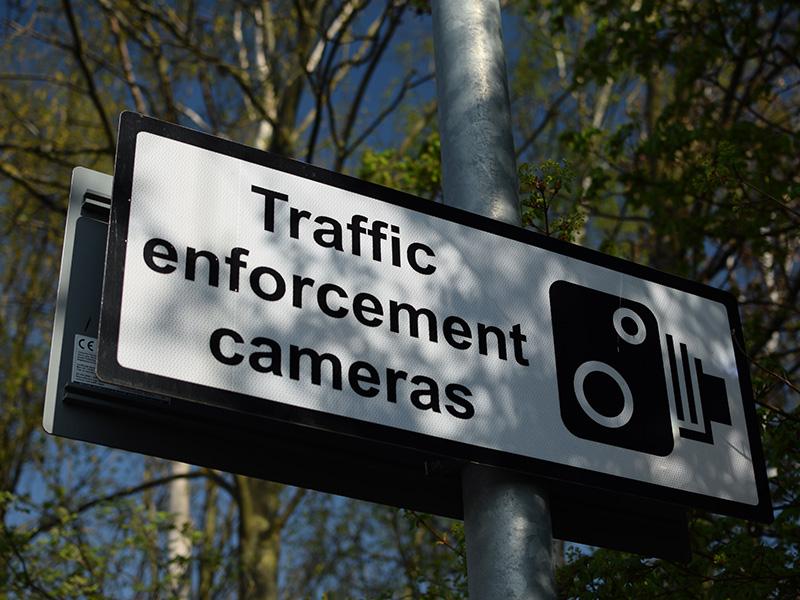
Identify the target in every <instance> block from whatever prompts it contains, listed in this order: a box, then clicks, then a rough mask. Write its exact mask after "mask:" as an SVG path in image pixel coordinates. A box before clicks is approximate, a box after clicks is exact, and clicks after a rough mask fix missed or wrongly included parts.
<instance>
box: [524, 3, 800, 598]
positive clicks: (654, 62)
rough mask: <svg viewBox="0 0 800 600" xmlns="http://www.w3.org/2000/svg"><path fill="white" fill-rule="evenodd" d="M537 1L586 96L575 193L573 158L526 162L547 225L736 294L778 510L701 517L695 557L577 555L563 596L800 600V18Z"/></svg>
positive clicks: (719, 8)
mask: <svg viewBox="0 0 800 600" xmlns="http://www.w3.org/2000/svg"><path fill="white" fill-rule="evenodd" d="M529 10H530V12H529V18H530V19H531V20H534V21H535V22H537V23H539V24H543V25H546V26H547V27H548V30H549V32H550V34H551V35H552V36H553V38H552V39H553V40H554V43H553V45H552V48H553V52H554V54H555V55H556V56H555V62H556V63H558V65H559V71H560V73H562V74H563V75H564V76H563V77H562V80H563V81H564V85H565V87H566V89H571V90H573V91H572V92H571V97H570V98H567V99H565V100H564V102H563V104H562V108H563V109H564V110H565V111H567V112H566V114H563V115H562V118H561V120H560V126H559V127H558V128H557V130H556V131H555V132H554V135H556V136H557V140H558V146H557V147H558V153H559V154H558V155H555V156H554V153H553V151H552V150H551V151H550V153H549V155H548V154H545V156H550V157H557V158H563V159H567V160H568V162H569V163H570V164H571V165H573V169H574V173H572V179H573V186H572V189H571V190H570V191H567V190H559V187H556V184H558V186H561V185H562V184H563V185H564V186H566V185H567V183H569V180H570V177H569V175H570V173H564V169H563V166H559V165H558V164H557V163H552V162H551V163H545V164H544V165H542V167H541V168H540V169H539V171H538V172H537V171H534V170H531V169H528V170H527V171H524V172H523V176H524V177H523V180H524V181H525V182H526V183H527V184H528V189H529V190H530V194H529V196H528V198H527V199H528V206H529V217H530V218H531V220H532V224H533V225H534V226H536V227H538V228H542V229H545V230H547V229H548V225H547V223H548V221H549V222H550V223H552V222H553V221H557V222H559V223H561V224H562V225H563V230H565V231H566V232H567V233H568V235H570V236H575V237H577V238H578V239H580V240H581V243H584V244H588V245H592V246H596V247H598V248H600V249H601V250H603V251H605V252H609V253H612V254H616V255H619V256H622V257H625V258H629V259H632V260H635V261H636V262H640V263H645V264H649V265H651V266H654V267H657V268H659V269H662V270H666V271H669V272H672V273H676V274H678V275H682V276H685V277H689V278H691V279H694V280H698V281H701V282H704V283H708V284H711V285H715V286H718V287H722V288H725V289H728V290H730V291H731V292H732V293H733V294H734V295H736V296H737V298H738V299H739V301H740V303H741V308H742V313H743V317H744V328H745V339H746V342H747V346H746V348H744V349H743V350H744V351H745V352H746V354H747V356H748V357H749V359H750V362H751V371H752V375H753V380H754V389H755V394H756V401H757V403H758V406H759V416H760V419H761V422H762V426H763V430H762V435H763V440H764V444H765V448H766V456H767V464H768V466H769V468H770V473H771V480H770V488H771V492H772V497H773V502H774V504H775V508H776V520H775V523H774V524H772V525H769V526H765V525H761V524H752V523H750V524H746V523H743V522H741V521H739V520H734V519H726V518H720V517H717V516H713V515H709V514H705V513H701V512H693V513H692V518H691V526H690V531H691V534H692V548H693V552H694V558H693V560H692V562H691V563H690V564H689V565H679V564H673V563H669V562H666V561H655V562H654V561H648V560H643V559H641V558H639V557H634V556H626V555H621V554H619V553H614V552H609V551H597V552H594V553H591V554H583V553H580V552H574V553H573V555H572V556H571V557H570V560H569V562H568V564H567V566H566V567H564V568H563V569H562V570H561V571H560V573H559V584H560V588H561V593H562V594H563V595H564V596H565V597H582V598H583V597H587V598H595V597H609V598H611V597H614V598H616V597H654V596H657V595H668V594H669V595H678V596H680V597H710V598H716V597H720V598H731V597H741V598H767V597H776V598H789V597H794V596H796V594H797V592H798V589H800V580H798V578H797V574H796V573H797V571H796V569H797V549H798V546H797V543H798V503H797V498H798V489H797V477H796V471H797V465H798V458H799V457H798V446H797V443H796V440H797V439H798V423H799V422H800V420H799V415H798V409H797V406H798V398H799V396H798V392H800V388H798V385H797V383H796V382H795V380H796V374H797V372H798V370H799V369H800V356H798V347H797V332H798V325H800V320H799V319H798V317H800V311H798V309H797V307H798V293H799V292H800V256H798V252H797V249H798V247H800V187H799V186H798V183H800V180H798V178H797V172H798V166H800V153H799V152H798V142H800V137H799V136H798V121H797V115H798V108H800V94H798V81H800V69H799V67H800V63H798V61H797V58H796V57H797V55H798V50H800V38H799V37H798V34H797V31H798V18H799V15H800V12H799V11H798V8H797V6H795V5H794V4H793V3H787V2H767V3H763V2H760V3H756V2H706V3H702V4H701V5H697V4H691V5H690V4H686V3H683V2H672V1H664V2H639V1H637V2H633V3H615V2H601V1H598V2H594V1H589V2H552V3H551V2H543V3H535V2H531V3H530V9H529ZM575 40H577V46H576V47H575V48H574V49H575V51H574V52H573V53H571V54H568V53H567V52H566V51H565V50H564V48H566V47H567V45H568V44H569V42H570V41H572V42H573V43H575ZM559 54H561V56H560V57H559ZM564 175H567V176H566V177H565V176H564ZM559 192H560V193H559ZM584 219H588V222H587V224H586V226H585V227H584V226H583V220H584ZM790 440H791V441H790Z"/></svg>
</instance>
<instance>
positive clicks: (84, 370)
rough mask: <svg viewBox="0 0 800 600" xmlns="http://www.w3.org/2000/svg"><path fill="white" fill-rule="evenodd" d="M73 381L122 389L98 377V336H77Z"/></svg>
mask: <svg viewBox="0 0 800 600" xmlns="http://www.w3.org/2000/svg"><path fill="white" fill-rule="evenodd" d="M72 381H73V382H75V383H83V384H85V385H93V386H95V387H101V388H106V389H109V390H121V389H122V388H119V387H117V386H115V385H111V384H110V383H106V382H104V381H100V380H99V379H98V378H97V338H93V337H89V336H87V335H76V336H75V350H74V352H73V354H72Z"/></svg>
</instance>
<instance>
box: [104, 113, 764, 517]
mask: <svg viewBox="0 0 800 600" xmlns="http://www.w3.org/2000/svg"><path fill="white" fill-rule="evenodd" d="M104 285H105V287H104V293H103V308H102V320H101V331H100V358H99V366H98V374H99V376H100V377H101V378H102V379H104V380H106V381H109V382H112V383H117V384H122V385H126V386H129V387H136V388H140V389H146V390H148V391H151V392H156V393H161V394H166V395H171V396H175V397H182V398H185V399H188V400H196V401H198V402H206V403H211V404H215V405H217V406H223V407H229V408H230V409H231V410H237V411H245V412H253V413H257V414H261V415H268V416H272V417H274V418H277V419H284V420H289V421H293V422H297V423H305V424H308V425H312V426H314V427H321V428H324V429H326V430H330V431H340V432H342V433H344V434H348V435H356V436H362V437H369V438H370V439H378V440H385V441H386V442H387V443H392V444H397V445H398V446H399V447H402V446H411V447H426V448H429V449H431V450H432V451H435V452H439V453H442V454H446V455H449V456H454V457H459V458H463V459H466V460H479V461H482V462H487V463H491V464H496V465H499V466H505V467H511V468H515V469H522V470H526V471H529V472H532V473H537V474H541V475H544V476H548V477H556V478H561V479H566V480H569V481H573V482H584V483H588V484H593V485H601V486H604V487H608V488H612V489H616V490H623V491H630V492H632V493H636V494H642V495H647V496H650V497H654V498H658V499H665V500H668V501H674V502H678V503H682V504H687V505H696V506H702V507H706V508H711V509H713V510H717V511H719V512H724V513H728V514H734V515H742V516H749V517H758V518H769V516H768V513H769V512H770V506H769V498H768V493H767V488H766V478H765V475H764V464H763V458H762V456H761V449H760V442H759V438H758V431H757V427H756V421H755V411H754V406H753V400H752V396H751V391H750V384H749V379H748V375H747V365H746V363H745V361H744V358H743V356H742V354H741V353H740V352H739V350H738V348H737V345H738V344H741V332H740V326H739V323H738V314H737V308H736V304H735V302H734V300H733V299H732V298H731V297H730V296H729V295H728V294H726V293H724V292H721V291H719V290H716V289H712V288H708V287H704V286H700V285H698V284H695V283H692V282H687V281H684V280H680V279H677V278H674V277H671V276H669V275H666V274H664V273H659V272H656V271H653V270H650V269H646V268H644V267H641V266H638V265H635V264H632V263H628V262H625V261H621V260H618V259H614V258H611V257H607V256H604V255H601V254H598V253H596V252H592V251H589V250H586V249H582V248H579V247H576V246H573V245H569V244H564V243H560V242H557V241H555V240H551V239H547V238H542V237H541V236H538V235H536V234H533V233H531V232H528V231H525V230H521V229H518V228H514V227H510V226H506V225H502V224H499V223H496V222H493V221H490V220H487V219H483V218H480V217H477V216H475V215H471V214H468V213H465V212H462V211H458V210H454V209H450V208H446V207H443V206H441V205H436V204H434V203H431V202H428V201H425V200H422V199H418V198H414V197H411V196H407V195H405V194H401V193H399V192H395V191H392V190H387V189H385V188H381V187H378V186H374V185H371V184H368V183H366V182H362V181H358V180H355V179H352V178H348V177H345V176H342V175H337V174H334V173H330V172H327V171H323V170H321V169H317V168H313V167H310V166H308V165H304V164H301V163H297V162H292V161H288V160H285V159H282V158H278V157H275V156H273V155H269V154H267V153H263V152H260V151H257V150H254V149H251V148H247V147H244V146H240V145H238V144H234V143H231V142H227V141H223V140H219V139H216V138H213V137H210V136H206V135H203V134H199V133H197V132H193V131H190V130H187V129H183V128H179V127H176V126H172V125H168V124H165V123H161V122H158V121H154V120H152V119H147V118H144V117H140V116H138V115H134V114H131V113H125V114H124V115H123V117H122V124H121V130H120V142H119V148H118V157H117V170H116V174H115V181H114V194H113V202H112V215H111V229H110V236H109V249H108V256H107V264H106V274H105V284H104ZM732 331H733V332H734V335H733V336H732V335H731V332H732Z"/></svg>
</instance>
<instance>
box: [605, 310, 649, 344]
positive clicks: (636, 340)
mask: <svg viewBox="0 0 800 600" xmlns="http://www.w3.org/2000/svg"><path fill="white" fill-rule="evenodd" d="M613 319H614V329H615V330H616V332H617V335H618V336H619V337H621V338H622V339H623V340H625V341H626V342H628V343H629V344H641V343H642V342H643V341H644V338H646V337H647V329H646V328H645V326H644V321H642V317H640V316H639V315H637V314H636V313H635V312H634V311H632V310H631V309H630V308H618V309H617V310H615V311H614V317H613ZM624 319H630V320H631V321H633V323H634V325H636V332H635V333H628V332H627V331H625V329H624V327H623V326H622V322H623V320H624Z"/></svg>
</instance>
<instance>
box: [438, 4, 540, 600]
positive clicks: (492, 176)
mask: <svg viewBox="0 0 800 600" xmlns="http://www.w3.org/2000/svg"><path fill="white" fill-rule="evenodd" d="M431 5H432V7H433V40H434V51H435V58H436V90H437V96H438V102H439V131H440V135H441V144H442V182H443V189H444V201H445V204H448V205H450V206H457V207H459V208H463V209H465V210H469V211H471V212H475V213H478V214H481V215H484V216H487V217H490V218H492V219H497V220H499V221H504V222H506V223H511V224H513V225H520V210H519V198H518V195H517V174H516V161H515V158H514V143H513V139H512V136H511V112H510V102H509V97H508V83H507V75H506V61H505V52H504V50H503V39H502V33H501V26H500V4H499V0H433V1H432V2H431ZM462 493H463V497H464V527H465V533H466V541H467V572H468V578H469V579H468V581H469V597H470V599H471V600H497V599H503V600H522V599H525V600H533V599H543V600H544V599H548V600H549V599H552V598H554V597H555V584H554V581H553V561H552V529H551V525H550V511H549V507H548V499H547V493H546V490H545V489H543V488H542V487H541V485H540V484H538V483H537V482H536V481H533V480H530V479H529V478H527V477H524V476H522V475H519V474H516V473H512V472H508V471H503V470H500V469H495V468H491V467H487V466H483V465H478V464H470V465H468V466H467V467H465V468H464V470H463V472H462Z"/></svg>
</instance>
